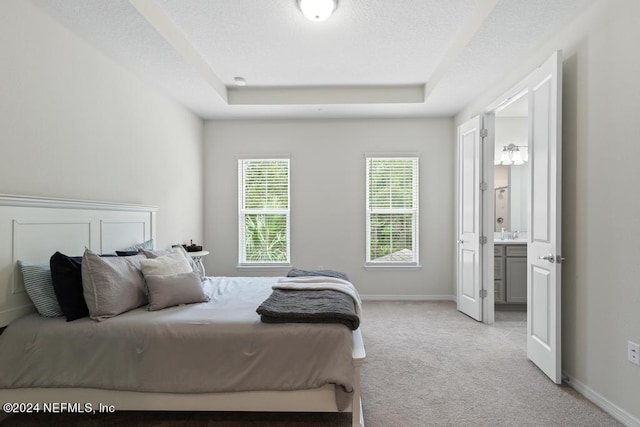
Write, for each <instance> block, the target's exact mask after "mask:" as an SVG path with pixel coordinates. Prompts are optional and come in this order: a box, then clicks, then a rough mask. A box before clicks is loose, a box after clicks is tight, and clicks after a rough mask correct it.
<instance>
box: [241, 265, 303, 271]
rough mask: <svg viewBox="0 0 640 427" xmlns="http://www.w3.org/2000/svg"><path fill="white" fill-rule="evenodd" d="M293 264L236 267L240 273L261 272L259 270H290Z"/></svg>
mask: <svg viewBox="0 0 640 427" xmlns="http://www.w3.org/2000/svg"><path fill="white" fill-rule="evenodd" d="M290 268H291V264H239V265H236V270H238V271H259V270H288V269H290Z"/></svg>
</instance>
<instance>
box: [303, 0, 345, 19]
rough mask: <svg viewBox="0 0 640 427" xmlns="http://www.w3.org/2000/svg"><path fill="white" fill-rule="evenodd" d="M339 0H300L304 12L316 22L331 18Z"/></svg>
mask: <svg viewBox="0 0 640 427" xmlns="http://www.w3.org/2000/svg"><path fill="white" fill-rule="evenodd" d="M336 3H337V0H298V5H299V6H300V10H301V11H302V14H303V15H304V16H305V17H306V18H307V19H309V20H310V21H314V22H322V21H326V20H327V19H329V17H330V16H331V14H332V13H333V11H334V10H335V9H336Z"/></svg>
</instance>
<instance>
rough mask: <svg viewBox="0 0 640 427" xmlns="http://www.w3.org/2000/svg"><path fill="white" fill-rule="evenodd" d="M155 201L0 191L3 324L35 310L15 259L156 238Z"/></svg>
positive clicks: (38, 259) (40, 259) (35, 259)
mask: <svg viewBox="0 0 640 427" xmlns="http://www.w3.org/2000/svg"><path fill="white" fill-rule="evenodd" d="M157 211H158V208H157V207H155V206H143V205H129V204H124V203H107V202H93V201H85V200H70V199H54V198H46V197H29V196H13V195H6V194H0V327H1V326H5V325H7V324H9V323H10V322H12V321H13V320H15V319H17V318H18V317H21V316H23V315H24V314H26V313H29V312H31V311H33V310H34V307H33V305H32V304H31V300H30V299H29V297H28V295H27V294H26V292H25V291H24V287H23V286H22V283H20V281H19V280H18V279H17V277H18V276H19V275H17V274H16V261H18V260H22V261H27V262H31V263H48V262H49V258H50V257H51V255H53V254H54V253H55V252H56V251H60V252H62V253H64V254H65V255H70V256H80V255H82V254H83V252H84V248H85V247H87V248H89V249H91V250H93V251H95V252H97V253H113V252H114V251H115V250H118V249H124V248H126V247H128V246H131V245H133V244H136V243H142V242H144V241H146V240H149V239H155V227H156V212H157Z"/></svg>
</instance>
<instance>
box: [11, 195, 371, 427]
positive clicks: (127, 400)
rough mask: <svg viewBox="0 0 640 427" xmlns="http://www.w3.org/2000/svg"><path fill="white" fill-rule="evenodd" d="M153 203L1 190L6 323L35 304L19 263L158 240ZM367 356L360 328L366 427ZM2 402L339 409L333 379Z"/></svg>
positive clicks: (92, 392)
mask: <svg viewBox="0 0 640 427" xmlns="http://www.w3.org/2000/svg"><path fill="white" fill-rule="evenodd" d="M157 211H158V209H157V207H154V206H143V205H130V204H123V203H105V202H94V201H83V200H69V199H53V198H44V197H29V196H13V195H0V327H2V326H6V325H8V324H9V323H11V322H12V321H13V320H15V319H17V318H19V317H22V316H23V315H25V314H28V313H31V312H33V311H34V310H35V309H34V307H33V305H32V303H31V301H30V300H29V297H28V296H27V294H26V292H25V291H24V287H23V286H22V284H21V283H20V282H19V280H18V277H20V275H18V274H15V269H16V261H18V260H23V261H27V262H34V263H36V262H48V260H49V257H50V256H51V254H53V253H54V252H55V251H61V252H63V253H68V254H81V253H82V252H83V251H84V248H85V247H88V248H90V249H92V250H94V251H96V252H99V253H107V252H113V251H114V250H116V249H120V248H124V247H128V246H130V245H132V244H135V243H139V242H143V241H146V240H149V239H155V233H156V231H155V227H156V213H157ZM365 357H366V354H365V350H364V344H363V341H362V335H361V333H360V330H359V329H358V330H356V331H354V333H353V369H354V392H353V401H352V402H351V405H350V407H349V408H347V409H346V411H347V412H351V414H352V425H353V426H354V427H364V418H363V414H362V403H361V395H360V367H361V366H362V364H363V363H364V360H365ZM0 401H1V402H3V403H4V402H15V403H36V402H37V403H40V404H43V403H61V402H66V403H79V404H85V403H91V405H92V407H93V408H94V409H96V410H97V408H100V406H99V405H100V404H102V405H103V406H104V405H113V407H114V408H115V410H143V411H151V410H169V411H260V412H338V408H337V406H336V401H335V392H334V386H333V385H327V386H324V387H322V388H319V389H313V390H299V391H249V392H234V393H141V392H131V391H117V390H101V389H86V388H23V389H0Z"/></svg>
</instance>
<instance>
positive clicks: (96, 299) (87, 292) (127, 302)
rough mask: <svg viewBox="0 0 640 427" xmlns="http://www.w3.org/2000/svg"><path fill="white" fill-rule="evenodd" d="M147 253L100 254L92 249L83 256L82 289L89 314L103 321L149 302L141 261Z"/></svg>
mask: <svg viewBox="0 0 640 427" xmlns="http://www.w3.org/2000/svg"><path fill="white" fill-rule="evenodd" d="M143 259H146V257H145V256H144V255H134V256H128V257H100V256H98V255H97V254H96V253H94V252H92V251H91V250H90V249H87V250H85V251H84V256H83V257H82V291H83V294H84V299H85V301H86V303H87V307H88V308H89V317H91V318H92V319H94V320H98V321H102V320H106V319H109V318H110V317H114V316H117V315H118V314H121V313H124V312H125V311H129V310H133V309H134V308H138V307H140V306H142V305H145V304H147V302H148V300H147V294H146V292H145V286H144V277H142V271H140V261H142V260H143Z"/></svg>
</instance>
